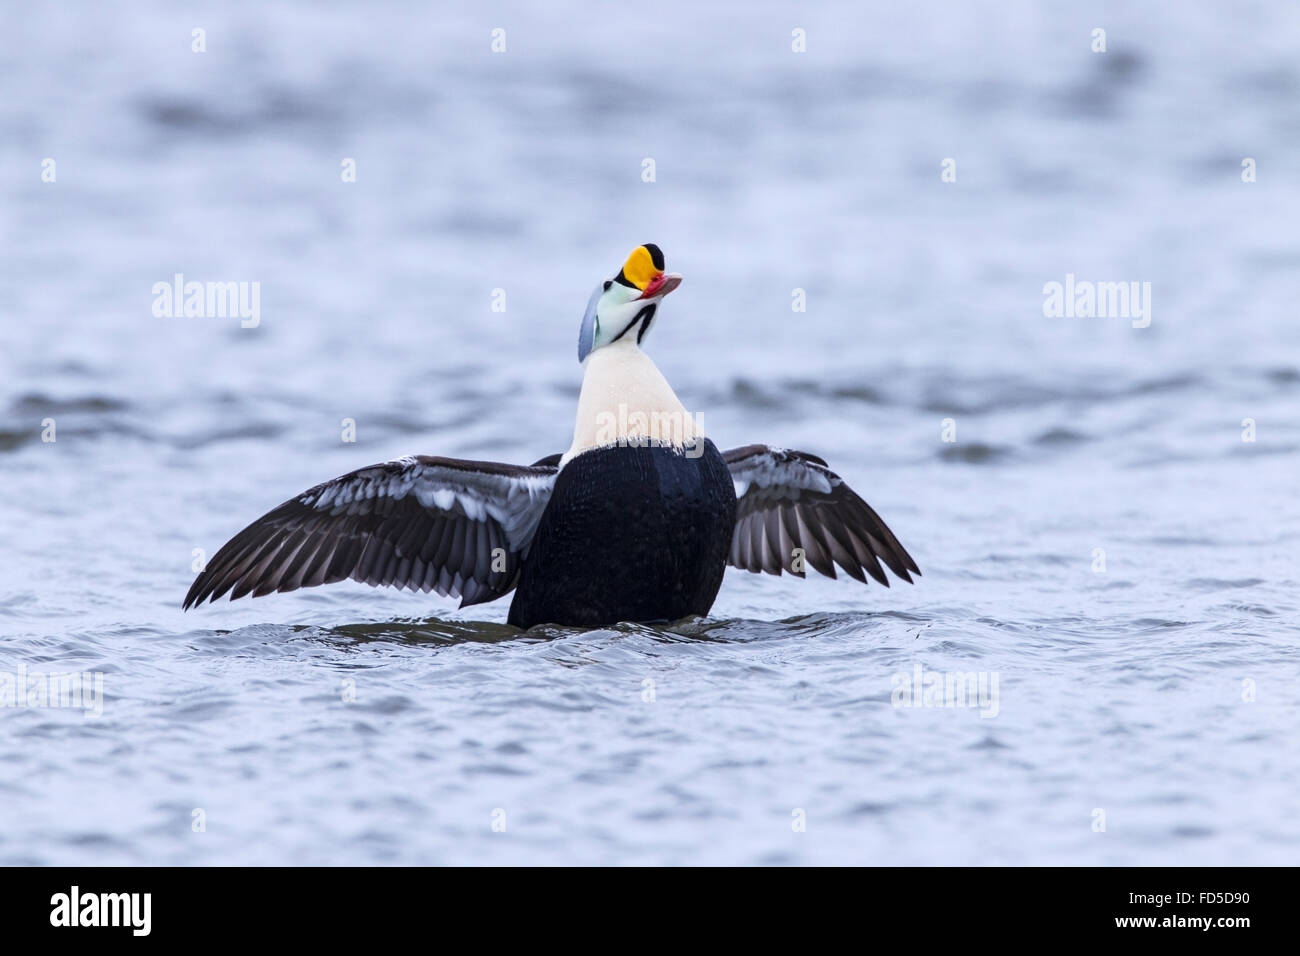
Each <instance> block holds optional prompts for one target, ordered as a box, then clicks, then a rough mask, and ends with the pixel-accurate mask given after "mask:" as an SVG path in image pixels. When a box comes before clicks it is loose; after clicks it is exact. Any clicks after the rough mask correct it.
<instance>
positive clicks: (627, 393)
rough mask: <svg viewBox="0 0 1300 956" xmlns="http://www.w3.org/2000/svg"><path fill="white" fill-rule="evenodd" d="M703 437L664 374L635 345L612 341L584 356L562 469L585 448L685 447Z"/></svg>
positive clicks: (697, 425) (693, 417) (633, 343)
mask: <svg viewBox="0 0 1300 956" xmlns="http://www.w3.org/2000/svg"><path fill="white" fill-rule="evenodd" d="M703 435H704V431H703V429H702V428H701V427H700V426H699V423H698V417H697V416H694V415H691V414H690V413H689V412H687V411H686V409H685V408H683V407H682V403H681V402H680V401H679V400H678V398H677V396H676V394H674V392H673V390H672V387H671V386H670V385H669V384H668V381H667V379H665V378H664V376H663V373H662V372H660V371H659V369H658V368H657V367H656V366H655V363H654V362H653V361H651V359H650V356H648V355H646V354H645V353H644V352H643V351H641V349H640V348H639V347H638V346H637V345H636V343H635V342H624V341H619V342H614V343H612V344H610V345H606V346H604V347H602V348H598V349H596V350H595V351H593V352H592V353H591V354H590V355H589V356H587V362H586V368H585V369H584V371H583V375H582V394H581V395H580V396H578V417H577V420H576V421H575V423H574V426H573V445H572V446H571V447H570V448H569V450H568V452H566V453H565V455H564V457H563V458H562V459H561V467H563V465H564V464H566V463H567V462H568V461H569V459H571V458H572V457H573V456H574V455H577V454H579V453H581V452H584V451H586V450H588V449H590V448H599V447H601V446H602V445H610V444H619V443H623V442H627V443H629V444H630V443H632V441H637V443H643V442H644V440H647V439H648V440H650V441H656V442H658V441H662V442H668V443H671V444H674V445H689V444H692V443H694V442H695V441H696V440H697V439H699V438H702V437H703Z"/></svg>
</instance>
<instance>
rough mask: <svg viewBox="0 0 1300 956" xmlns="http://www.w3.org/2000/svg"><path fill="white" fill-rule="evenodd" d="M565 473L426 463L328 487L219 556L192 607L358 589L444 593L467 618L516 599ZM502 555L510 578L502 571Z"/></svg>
mask: <svg viewBox="0 0 1300 956" xmlns="http://www.w3.org/2000/svg"><path fill="white" fill-rule="evenodd" d="M556 472H557V467H556V465H555V464H554V463H552V462H551V461H550V459H543V462H542V463H541V464H538V465H532V466H527V467H524V466H517V465H503V464H498V463H496V462H477V461H462V460H459V459H454V458H434V457H430V456H423V455H422V456H418V457H412V458H400V459H396V460H394V461H388V462H384V463H382V464H379V465H372V466H370V467H368V468H361V469H359V470H357V471H354V472H351V473H349V474H346V475H343V476H342V477H340V478H335V479H333V480H332V481H327V482H324V483H323V484H320V485H317V486H316V487H315V488H311V489H309V490H307V491H305V492H303V493H302V494H301V495H298V496H297V497H295V498H291V499H290V500H288V501H286V502H285V503H284V504H282V505H280V506H279V507H278V508H275V509H274V510H272V511H270V512H268V513H267V514H265V515H263V516H262V517H261V518H259V519H257V520H256V521H254V522H253V523H252V524H250V525H249V526H248V527H247V528H245V529H244V530H243V531H241V532H239V533H238V534H237V535H235V536H234V537H233V538H231V539H230V541H228V542H227V543H226V544H225V545H224V546H223V547H222V548H220V549H219V550H218V551H217V553H216V554H215V555H213V557H212V560H211V561H209V562H208V565H207V567H206V568H205V569H204V570H203V571H202V572H200V574H199V575H198V577H197V578H195V580H194V584H193V585H192V586H191V587H190V590H189V593H188V594H187V595H186V596H185V602H184V607H185V608H190V607H192V606H195V605H198V604H202V603H203V602H204V601H215V600H217V599H218V598H220V597H222V596H223V595H225V594H226V593H227V592H229V593H230V599H231V600H235V599H236V598H241V597H243V596H245V595H247V594H252V595H253V596H254V597H260V596H262V595H265V594H270V593H272V592H275V591H279V592H284V591H294V590H297V589H298V588H302V587H316V586H318V585H321V584H332V583H334V582H336V581H342V580H344V579H345V578H352V579H353V580H356V581H362V582H364V583H366V584H371V585H376V586H379V585H387V586H392V587H399V588H409V589H411V590H416V591H428V590H436V591H438V592H439V593H441V594H445V595H450V596H452V597H460V598H462V606H464V605H465V604H472V603H477V602H479V601H490V600H493V599H495V598H498V597H501V596H502V595H503V594H507V593H509V591H510V590H511V589H513V587H514V584H515V581H516V580H517V579H518V566H519V562H520V561H521V560H522V559H523V557H524V556H525V555H526V554H527V553H528V548H529V545H530V544H531V542H532V537H533V533H534V532H535V531H536V530H537V524H538V522H539V521H540V520H541V516H542V512H543V511H544V510H545V508H546V504H547V502H548V501H549V500H550V496H551V489H552V487H553V486H554V484H555V475H556ZM496 548H501V549H502V550H503V551H504V552H505V555H506V562H505V563H506V568H505V570H503V571H493V570H492V566H493V563H494V560H493V550H494V549H496Z"/></svg>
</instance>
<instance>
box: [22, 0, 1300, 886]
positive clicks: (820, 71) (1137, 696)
mask: <svg viewBox="0 0 1300 956" xmlns="http://www.w3.org/2000/svg"><path fill="white" fill-rule="evenodd" d="M742 11H743V12H742ZM5 20H6V23H5V28H4V31H3V35H2V36H0V703H4V687H5V685H6V681H5V675H9V679H8V686H9V687H10V688H11V689H12V688H14V687H15V686H17V684H16V682H17V681H18V679H19V676H20V675H21V676H22V678H23V679H24V681H26V682H28V686H29V687H30V686H33V685H32V684H31V683H30V682H31V681H33V680H34V678H33V676H32V675H34V674H50V673H73V672H75V673H78V674H80V673H83V672H85V673H88V674H90V675H92V676H91V678H90V679H89V680H88V681H87V686H88V687H89V688H91V689H92V697H93V701H94V703H93V706H92V707H91V708H90V709H91V713H90V714H89V715H87V713H86V708H85V707H82V708H76V707H51V706H48V701H47V702H46V703H47V706H33V705H32V700H30V699H24V698H23V696H22V695H21V694H17V695H12V694H11V696H10V701H12V703H13V704H14V706H0V766H3V767H4V773H3V774H0V863H4V864H124V865H132V864H183V865H191V864H195V865H202V864H322V865H336V864H337V865H363V864H509V863H529V864H534V863H565V864H797V865H802V864H1013V865H1014V864H1086V865H1110V864H1144V863H1165V864H1294V863H1296V862H1298V861H1300V734H1297V731H1296V728H1297V725H1298V724H1300V651H1298V650H1297V645H1298V644H1300V627H1297V615H1298V612H1300V599H1298V597H1297V594H1298V585H1300V565H1298V561H1297V557H1298V555H1300V497H1298V496H1297V490H1298V489H1300V313H1298V311H1297V308H1298V307H1297V303H1298V302H1300V57H1297V55H1296V50H1297V49H1300V7H1297V6H1296V4H1295V3H1294V2H1290V0H1276V2H1264V0H1255V2H1240V3H1234V4H1220V3H1197V2H1189V3H1178V4H1173V3H1126V4H1118V3H1100V2H1097V3H1089V2H1084V3H1073V4H1053V3H1035V2H1028V0H997V2H992V0H989V2H976V3H967V2H956V0H953V2H942V3H935V2H919V3H909V4H884V5H882V4H861V3H850V2H845V3H828V4H812V5H804V4H797V5H796V4H785V3H773V2H762V0H760V2H756V3H750V4H746V5H744V7H743V8H738V7H729V6H725V5H712V4H699V3H685V2H679V0H659V2H656V3H652V4H591V5H585V4H578V3H564V2H560V3H548V4H545V5H540V6H538V5H532V4H524V3H522V2H513V0H512V2H495V3H487V4H466V5H463V6H461V5H437V6H434V5H428V4H422V3H414V2H411V3H379V4H364V5H363V4H356V5H352V4H343V3H327V4H316V3H307V2H286V3H275V4H255V3H230V4H221V5H211V6H204V5H195V6H190V5H177V4H171V3H162V2H143V3H133V4H100V3H88V2H87V3H66V4H57V5H55V4H26V5H15V7H14V8H13V9H12V10H10V11H9V12H8V13H7V14H6V17H5ZM1096 28H1102V29H1104V30H1105V31H1106V37H1105V39H1106V50H1105V52H1094V51H1093V46H1094V44H1095V43H1096V40H1095V39H1094V34H1093V31H1094V30H1095V29H1096ZM195 30H202V31H204V32H203V33H201V34H195V33H194V31H195ZM496 30H501V31H504V32H502V33H499V34H496V33H494V31H496ZM799 31H802V32H799ZM494 44H495V45H496V46H497V47H501V46H502V44H504V49H503V50H502V51H501V52H495V51H494V49H493V46H494ZM196 45H201V46H202V47H203V50H202V51H201V52H196V51H195V49H194V47H195V46H196ZM799 46H802V47H803V50H802V52H799V51H797V50H796V49H795V47H799ZM1246 160H1250V161H1251V162H1248V163H1245V161H1246ZM50 161H52V162H50ZM349 161H351V163H349ZM648 161H652V162H648ZM948 161H951V162H948ZM1243 163H1245V165H1243ZM353 173H354V175H352V174H353ZM945 174H946V175H945ZM954 176H955V179H954ZM1243 177H1244V178H1243ZM945 179H947V180H952V181H945ZM1247 180H1253V181H1247ZM647 241H652V242H656V243H658V244H659V245H660V246H661V247H662V248H663V249H664V251H665V253H666V256H667V259H668V266H669V268H670V269H673V270H675V271H680V272H682V273H683V274H684V275H685V281H684V283H683V285H682V287H681V288H680V289H679V290H678V291H677V292H675V293H674V294H673V296H672V297H671V298H670V299H668V300H667V301H666V303H665V305H664V307H663V309H662V310H661V313H660V318H659V321H658V322H657V323H656V326H655V328H654V330H653V333H652V334H651V335H650V336H649V337H648V338H647V342H646V344H647V349H648V351H649V352H650V353H651V354H652V355H653V357H654V358H655V360H656V361H657V362H658V363H659V365H660V367H661V369H662V370H663V372H664V374H665V375H666V376H667V377H668V379H669V381H670V382H671V383H672V384H673V385H674V387H675V388H676V390H677V392H678V394H679V395H680V396H681V398H682V400H683V402H684V404H685V405H686V407H687V408H688V409H689V410H691V411H692V412H694V413H696V414H697V415H698V416H699V417H700V420H701V422H702V424H703V426H704V428H705V429H706V430H707V431H708V432H709V433H710V434H711V435H712V437H713V438H714V439H715V440H716V441H717V443H718V445H719V446H720V447H723V448H727V447H734V446H738V445H743V444H747V443H751V442H766V443H769V444H774V445H780V446H785V447H790V448H797V449H802V450H806V451H809V452H812V453H815V454H817V455H820V456H822V457H824V458H825V459H826V460H827V461H828V462H830V464H831V466H832V467H833V468H834V469H835V470H836V471H837V472H838V473H839V474H841V475H842V476H843V477H844V478H845V479H846V480H847V481H848V482H849V483H850V484H851V485H852V486H853V487H854V488H855V489H857V490H858V491H859V492H860V493H861V494H862V495H863V496H864V497H865V498H866V499H867V500H868V501H869V502H870V503H871V504H872V505H873V506H874V507H875V508H876V509H877V510H878V511H879V512H880V514H881V515H882V516H883V517H884V519H885V520H886V522H888V523H889V524H890V526H891V527H892V528H893V529H894V531H895V532H896V533H897V535H898V536H899V538H900V539H901V540H902V542H903V543H904V545H905V546H906V547H907V548H908V549H909V551H910V552H911V553H912V555H913V556H914V557H915V558H916V560H917V562H918V563H919V564H920V566H921V568H922V571H923V572H924V575H923V577H921V578H919V579H918V580H917V581H916V583H915V585H908V584H905V583H901V582H895V585H894V586H893V587H892V588H890V589H888V590H886V589H884V588H881V587H879V586H877V585H875V584H872V585H871V586H869V587H864V586H863V585H861V584H858V583H857V582H855V581H852V580H849V579H847V578H846V577H843V576H842V577H841V579H840V580H834V581H832V580H826V579H817V580H813V579H811V578H810V579H809V580H806V581H801V580H797V579H792V578H788V577H786V578H779V579H778V578H774V577H768V576H758V575H752V574H747V573H744V572H741V571H736V570H729V571H728V572H727V578H726V580H725V582H724V585H723V590H722V593H721V595H720V596H719V598H718V601H717V604H716V605H715V607H714V609H713V612H712V613H711V614H710V615H709V617H708V618H707V619H704V620H693V621H685V622H680V623H677V624H674V625H672V626H668V627H647V626H636V625H627V626H620V627H614V628H608V629H602V630H588V631H582V630H573V629H565V628H559V627H544V628H539V629H536V630H534V631H532V632H529V633H521V632H519V631H516V630H514V629H512V628H509V627H507V626H506V625H505V624H504V623H503V622H504V620H505V613H506V602H500V603H498V604H491V605H484V606H479V607H473V608H468V609H466V610H464V611H462V610H458V609H457V607H456V603H455V602H454V601H451V600H448V599H443V598H439V597H437V596H436V595H422V594H411V593H408V592H397V591H389V590H374V589H371V588H368V587H365V586H364V585H360V584H354V583H352V582H347V583H344V584H340V585H335V586H332V587H327V588H318V589H312V590H308V591H304V592H297V593H293V594H288V595H274V596H271V597H266V598H259V599H256V600H251V601H250V600H241V601H238V602H233V603H226V602H222V603H219V604H217V605H212V606H204V607H202V608H199V609H197V610H192V611H190V612H188V613H182V612H181V609H180V604H181V599H182V597H183V596H184V594H185V592H186V589H187V588H188V587H189V584H190V582H191V580H192V579H193V577H194V564H195V562H196V560H198V558H197V557H196V555H199V554H200V553H201V554H205V555H209V556H210V555H211V554H212V553H213V552H214V551H215V550H216V548H218V547H219V546H220V545H221V544H222V543H223V542H224V541H225V540H227V539H228V538H229V537H230V536H231V535H232V534H233V533H234V532H236V531H238V530H239V529H240V528H242V527H243V526H244V525H245V524H247V523H248V522H249V521H251V520H252V519H254V518H256V517H257V516H258V515H260V514H262V513H264V512H265V511H267V510H269V509H270V508H271V507H273V506H275V505H276V504H278V503H280V502H281V501H283V500H285V499H286V498H289V497H290V496H291V495H294V494H296V493H297V492H299V491H302V490H303V489H305V488H307V487H309V486H311V485H314V484H316V483H317V482H320V481H323V480H325V479H328V478H330V477H333V476H335V475H339V474H342V473H344V472H347V471H350V470H352V469H354V468H357V467H360V466H363V465H367V464H371V463H374V462H378V461H382V460H385V459H388V458H392V457H395V456H399V455H403V454H408V453H426V454H438V455H447V456H457V457H465V458H478V459H488V460H496V461H508V462H522V463H528V462H532V461H534V460H536V459H538V458H540V457H542V456H544V455H547V454H551V453H554V452H558V451H563V450H564V449H565V448H567V447H568V444H569V440H570V437H571V433H572V427H573V412H574V406H575V401H576V398H577V394H578V388H579V384H580V381H581V369H580V368H579V366H578V364H577V362H576V357H575V340H576V336H577V331H578V325H579V322H580V320H581V316H582V312H583V308H584V306H585V304H586V301H587V296H588V294H589V292H590V291H591V289H592V288H593V287H594V286H595V285H596V283H597V282H599V281H600V280H602V279H604V278H607V277H608V276H609V275H611V274H612V273H613V272H615V271H616V270H617V269H618V267H619V265H620V264H621V263H622V261H623V259H624V257H625V256H626V255H627V253H628V252H629V251H630V250H631V248H632V247H633V246H635V245H636V244H638V243H641V242H647ZM177 274H180V275H182V276H183V277H184V281H199V282H210V281H211V282H216V281H231V282H239V283H248V284H249V285H248V286H246V287H245V288H246V290H250V292H251V289H252V288H253V286H252V285H251V284H252V283H257V286H256V288H257V294H258V310H257V315H256V325H255V326H253V327H247V328H245V327H244V325H245V324H249V321H251V318H252V316H250V317H249V320H248V321H241V319H240V318H239V317H238V316H224V317H223V316H214V315H208V316H189V317H186V316H185V315H184V311H183V309H182V310H178V312H179V314H176V315H168V314H166V312H167V310H166V308H165V305H160V304H159V301H158V297H159V295H160V293H157V292H155V291H154V290H155V286H156V285H158V284H162V285H164V286H166V285H169V284H170V283H172V282H173V280H174V277H175V276H176V275H177ZM1067 276H1069V277H1072V278H1071V279H1069V280H1068V281H1070V282H1071V283H1075V284H1077V283H1081V282H1124V283H1128V282H1136V283H1138V288H1139V289H1141V288H1143V286H1142V284H1143V283H1149V284H1150V285H1149V293H1147V294H1146V295H1144V296H1143V302H1144V308H1145V311H1146V315H1145V317H1130V316H1125V315H1116V314H1111V315H1102V316H1096V317H1087V316H1082V315H1077V314H1076V315H1073V316H1069V315H1065V316H1057V315H1046V314H1045V303H1046V302H1047V300H1048V295H1047V294H1046V293H1045V291H1044V287H1045V286H1047V285H1048V284H1049V283H1053V282H1059V283H1062V284H1063V285H1064V284H1065V283H1066V282H1067ZM1076 287H1077V286H1076ZM800 304H802V306H803V311H796V308H797V307H798V306H799V305H800ZM1046 311H1051V310H1050V308H1048V309H1047V310H1046ZM160 312H161V313H162V314H159V313H160ZM349 422H350V423H351V425H349ZM349 429H352V430H354V432H355V434H354V436H352V435H349V434H347V433H348V431H349ZM348 437H354V438H355V440H353V441H348V440H345V438H348ZM50 439H52V440H50ZM196 549H198V550H196ZM608 573H609V574H611V575H615V574H627V573H635V572H634V570H629V569H619V568H609V569H608ZM917 675H920V676H921V686H922V688H924V687H926V686H929V685H928V684H927V683H926V682H927V681H929V680H930V679H931V678H932V677H936V678H937V679H939V680H941V681H943V680H947V681H949V682H953V680H954V676H955V675H973V679H974V682H975V686H976V687H983V688H984V689H985V690H986V692H987V693H986V696H985V698H984V699H983V701H980V700H978V699H976V700H972V699H970V698H969V697H967V698H961V697H960V695H954V696H951V697H949V696H941V697H940V698H938V699H935V698H934V697H929V698H927V697H926V695H925V694H923V693H917V694H916V695H913V694H912V693H911V691H910V690H909V688H910V687H911V684H912V682H913V681H915V680H916V677H917ZM965 679H966V678H965V677H963V680H965ZM96 680H98V681H99V682H100V683H99V685H98V686H100V687H102V697H94V696H93V688H94V687H95V686H96V683H95V682H96ZM981 682H982V683H981ZM963 686H964V685H963ZM35 703H36V704H37V705H39V704H40V700H39V698H38V699H37V700H36V701H35ZM909 704H920V705H921V706H907V705H909ZM950 705H951V706H950ZM94 711H99V713H98V715H96V714H95V713H94Z"/></svg>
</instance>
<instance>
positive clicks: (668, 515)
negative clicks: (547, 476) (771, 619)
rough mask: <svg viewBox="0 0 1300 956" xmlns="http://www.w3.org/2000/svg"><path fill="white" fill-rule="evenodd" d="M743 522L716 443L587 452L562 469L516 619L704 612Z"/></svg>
mask: <svg viewBox="0 0 1300 956" xmlns="http://www.w3.org/2000/svg"><path fill="white" fill-rule="evenodd" d="M735 524H736V493H735V488H734V486H733V484H732V479H731V472H730V471H729V470H728V468H727V464H726V462H725V461H723V459H722V455H720V454H719V453H718V449H717V448H716V447H715V446H714V444H713V442H711V441H709V440H708V439H705V440H704V447H703V453H702V454H700V455H698V456H697V457H694V458H692V457H689V454H688V453H686V452H683V451H681V450H678V449H674V448H671V447H667V446H664V445H646V446H644V447H634V446H630V445H628V446H618V445H614V446H609V447H606V448H598V449H593V450H591V451H587V452H583V453H582V454H580V455H578V456H577V457H575V458H574V459H573V460H572V461H570V462H568V464H567V465H566V466H565V467H564V468H563V469H562V470H561V471H560V473H559V475H558V476H557V477H556V479H555V490H554V492H553V493H552V495H551V500H550V502H549V503H548V504H547V506H546V511H545V512H544V513H543V514H542V520H541V524H540V525H539V526H538V528H537V532H536V534H534V535H533V541H532V547H531V549H530V550H529V552H528V556H527V557H526V558H525V559H524V562H523V567H522V568H521V570H520V576H519V583H518V586H517V590H516V592H515V597H514V601H513V602H512V603H511V605H510V617H509V621H510V623H511V624H513V625H515V626H516V627H522V628H527V627H532V626H533V625H534V624H544V623H548V622H563V623H564V624H569V625H578V626H587V627H599V626H603V625H609V624H615V623H618V622H619V621H637V622H648V621H671V620H676V619H678V618H681V617H686V616H687V615H690V614H700V615H703V614H707V613H708V612H709V608H710V607H712V606H713V599H714V598H715V597H717V594H718V588H719V587H721V586H722V576H723V571H724V570H725V568H726V563H727V555H728V554H729V552H730V550H731V536H732V531H733V530H734V528H735Z"/></svg>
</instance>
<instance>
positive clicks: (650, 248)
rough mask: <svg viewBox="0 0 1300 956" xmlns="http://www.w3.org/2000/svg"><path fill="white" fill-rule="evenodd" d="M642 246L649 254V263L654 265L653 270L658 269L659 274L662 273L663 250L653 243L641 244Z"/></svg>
mask: <svg viewBox="0 0 1300 956" xmlns="http://www.w3.org/2000/svg"><path fill="white" fill-rule="evenodd" d="M642 245H643V246H644V247H645V251H646V252H648V253H650V261H651V262H653V263H654V266H655V268H656V269H658V270H659V271H660V272H663V271H664V254H663V250H662V249H660V248H659V247H658V246H656V245H655V244H654V243H653V242H646V243H642Z"/></svg>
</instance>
